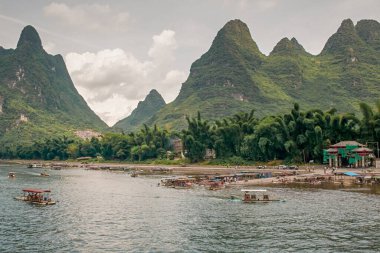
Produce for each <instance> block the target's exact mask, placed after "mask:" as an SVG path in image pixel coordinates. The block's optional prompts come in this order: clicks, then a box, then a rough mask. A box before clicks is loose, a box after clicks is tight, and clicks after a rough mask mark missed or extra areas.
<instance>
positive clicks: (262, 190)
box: [241, 189, 267, 192]
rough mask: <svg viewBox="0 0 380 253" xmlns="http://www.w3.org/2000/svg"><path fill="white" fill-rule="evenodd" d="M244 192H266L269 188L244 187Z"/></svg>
mask: <svg viewBox="0 0 380 253" xmlns="http://www.w3.org/2000/svg"><path fill="white" fill-rule="evenodd" d="M241 191H242V192H266V191H267V190H265V189H258V190H253V189H242V190H241Z"/></svg>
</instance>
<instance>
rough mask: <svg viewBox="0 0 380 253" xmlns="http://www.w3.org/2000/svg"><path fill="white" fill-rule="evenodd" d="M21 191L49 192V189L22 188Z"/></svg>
mask: <svg viewBox="0 0 380 253" xmlns="http://www.w3.org/2000/svg"><path fill="white" fill-rule="evenodd" d="M22 191H23V192H31V193H44V192H50V190H41V189H31V188H28V189H22Z"/></svg>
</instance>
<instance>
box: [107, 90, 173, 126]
mask: <svg viewBox="0 0 380 253" xmlns="http://www.w3.org/2000/svg"><path fill="white" fill-rule="evenodd" d="M165 105H166V103H165V100H164V99H163V98H162V96H161V94H160V93H158V91H157V90H155V89H153V90H151V91H150V92H149V94H148V95H147V96H146V98H145V99H144V101H140V102H139V103H138V105H137V108H136V109H135V110H133V111H132V113H131V115H130V116H128V117H126V118H124V119H122V120H120V121H118V122H117V123H116V124H115V125H114V126H113V128H114V129H122V130H124V131H127V132H133V131H135V130H137V129H138V128H139V127H141V126H142V125H143V124H144V123H147V120H148V119H149V118H151V117H152V116H153V115H154V114H155V113H156V112H158V111H159V110H160V109H161V108H162V107H164V106H165Z"/></svg>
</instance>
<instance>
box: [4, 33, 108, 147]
mask: <svg viewBox="0 0 380 253" xmlns="http://www.w3.org/2000/svg"><path fill="white" fill-rule="evenodd" d="M0 108H1V110H0V143H3V144H5V145H13V144H14V143H17V144H22V143H31V142H32V141H35V140H38V139H40V138H44V137H48V136H52V135H63V134H66V135H74V131H75V130H78V129H87V128H88V129H95V130H102V129H106V128H107V125H106V124H105V123H104V122H103V121H102V120H101V119H100V118H99V117H98V116H97V115H96V114H95V113H94V112H93V111H92V110H91V109H90V108H89V107H88V105H87V103H86V102H85V100H84V99H83V98H82V97H81V96H80V95H79V93H78V92H77V90H76V88H75V86H74V84H73V82H72V80H71V78H70V75H69V73H68V71H67V69H66V65H65V62H64V60H63V58H62V56H61V55H55V56H53V55H49V54H48V53H46V52H45V50H44V49H43V46H42V43H41V39H40V37H39V35H38V33H37V31H36V30H35V29H34V28H33V27H32V26H26V27H25V28H24V29H23V30H22V32H21V35H20V39H19V41H18V43H17V48H16V49H4V48H2V47H1V48H0Z"/></svg>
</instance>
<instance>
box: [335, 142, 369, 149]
mask: <svg viewBox="0 0 380 253" xmlns="http://www.w3.org/2000/svg"><path fill="white" fill-rule="evenodd" d="M346 146H358V147H365V145H363V144H361V143H359V142H357V141H341V142H338V143H336V144H334V145H331V146H330V147H331V148H345V147H346Z"/></svg>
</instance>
